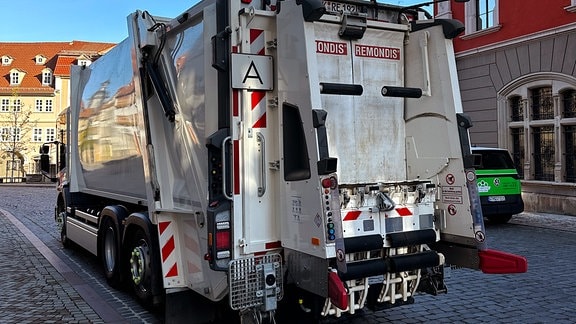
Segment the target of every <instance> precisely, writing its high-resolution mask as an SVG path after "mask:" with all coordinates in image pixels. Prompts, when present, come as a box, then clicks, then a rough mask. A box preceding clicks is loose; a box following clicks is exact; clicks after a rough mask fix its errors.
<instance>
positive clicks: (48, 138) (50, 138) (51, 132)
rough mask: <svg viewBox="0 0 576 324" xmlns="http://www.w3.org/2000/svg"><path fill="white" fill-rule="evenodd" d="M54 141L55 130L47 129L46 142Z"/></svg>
mask: <svg viewBox="0 0 576 324" xmlns="http://www.w3.org/2000/svg"><path fill="white" fill-rule="evenodd" d="M55 140H56V129H54V128H47V129H46V142H54V141H55Z"/></svg>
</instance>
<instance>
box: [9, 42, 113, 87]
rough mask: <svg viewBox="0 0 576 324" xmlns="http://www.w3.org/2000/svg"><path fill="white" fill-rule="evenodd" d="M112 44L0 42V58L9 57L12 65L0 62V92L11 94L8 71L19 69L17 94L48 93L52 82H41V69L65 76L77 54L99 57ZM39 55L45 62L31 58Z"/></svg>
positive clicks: (68, 73) (68, 72) (111, 46)
mask: <svg viewBox="0 0 576 324" xmlns="http://www.w3.org/2000/svg"><path fill="white" fill-rule="evenodd" d="M115 45H116V44H113V43H95V42H84V41H71V42H38V43H19V42H9V43H1V42H0V57H2V56H5V55H6V56H10V57H11V58H12V59H13V60H12V64H11V65H9V66H3V65H1V64H0V94H11V93H12V89H14V87H13V86H10V71H11V70H12V69H18V70H22V71H24V72H25V73H26V75H25V76H24V78H23V79H22V83H21V84H20V86H19V87H18V91H19V93H20V94H26V93H31V94H32V93H33V94H35V93H50V92H53V91H54V88H53V86H52V85H50V86H43V85H42V70H43V69H45V68H49V69H51V70H52V73H53V75H55V76H69V75H70V65H71V64H74V61H75V60H76V59H77V58H78V57H79V56H81V55H84V56H86V57H99V56H101V55H103V54H104V53H106V52H107V51H109V50H110V49H111V48H113V47H114V46H115ZM37 55H43V56H44V57H45V58H46V63H45V64H43V65H37V64H36V61H35V58H36V56H37Z"/></svg>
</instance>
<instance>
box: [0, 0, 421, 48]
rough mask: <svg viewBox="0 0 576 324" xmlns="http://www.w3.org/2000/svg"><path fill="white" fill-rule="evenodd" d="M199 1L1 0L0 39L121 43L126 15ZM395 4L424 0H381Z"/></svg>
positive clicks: (167, 11) (170, 13)
mask: <svg viewBox="0 0 576 324" xmlns="http://www.w3.org/2000/svg"><path fill="white" fill-rule="evenodd" d="M198 2H199V0H98V1H95V0H91V1H88V0H55V1H38V0H0V42H50V41H56V42H62V41H72V40H79V41H89V42H106V43H119V42H121V41H122V40H123V39H124V38H126V37H127V36H128V31H127V20H126V17H128V15H130V14H131V13H133V12H135V11H136V10H146V11H148V12H149V13H150V14H151V15H153V16H162V17H169V18H174V17H176V16H178V15H179V14H181V13H182V12H184V11H185V10H187V9H188V8H190V7H192V6H193V5H194V4H196V3H198ZM379 2H383V3H389V4H393V5H402V6H407V5H412V4H415V3H422V2H425V1H418V0H379Z"/></svg>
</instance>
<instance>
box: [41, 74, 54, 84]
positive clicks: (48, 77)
mask: <svg viewBox="0 0 576 324" xmlns="http://www.w3.org/2000/svg"><path fill="white" fill-rule="evenodd" d="M51 84H52V71H50V70H44V71H42V85H44V86H49V85H51Z"/></svg>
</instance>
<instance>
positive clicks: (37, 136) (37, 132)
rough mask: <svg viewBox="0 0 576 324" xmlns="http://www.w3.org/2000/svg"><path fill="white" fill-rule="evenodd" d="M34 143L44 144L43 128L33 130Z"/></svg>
mask: <svg viewBox="0 0 576 324" xmlns="http://www.w3.org/2000/svg"><path fill="white" fill-rule="evenodd" d="M32 142H42V128H33V129H32Z"/></svg>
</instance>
